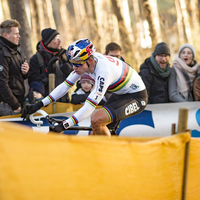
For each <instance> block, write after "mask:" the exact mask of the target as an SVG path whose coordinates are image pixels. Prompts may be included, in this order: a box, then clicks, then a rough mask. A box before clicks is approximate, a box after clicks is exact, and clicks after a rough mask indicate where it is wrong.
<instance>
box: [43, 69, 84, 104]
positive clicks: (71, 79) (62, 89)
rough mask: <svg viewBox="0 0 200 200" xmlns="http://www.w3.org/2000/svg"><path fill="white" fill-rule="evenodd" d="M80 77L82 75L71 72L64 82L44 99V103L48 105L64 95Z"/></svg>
mask: <svg viewBox="0 0 200 200" xmlns="http://www.w3.org/2000/svg"><path fill="white" fill-rule="evenodd" d="M80 77H81V76H80V75H78V74H76V73H75V72H71V74H70V75H69V76H68V77H67V79H66V80H65V81H64V82H63V83H61V84H60V85H58V86H57V87H56V88H55V89H54V90H53V91H52V92H51V93H50V94H49V95H48V96H47V97H45V98H44V99H43V100H42V103H43V105H44V106H46V105H48V104H50V103H52V102H54V101H56V100H58V99H60V98H61V97H62V96H64V95H65V94H66V93H67V92H68V91H69V89H70V88H71V87H72V86H73V85H74V84H75V83H76V82H77V80H78V79H79V78H80Z"/></svg>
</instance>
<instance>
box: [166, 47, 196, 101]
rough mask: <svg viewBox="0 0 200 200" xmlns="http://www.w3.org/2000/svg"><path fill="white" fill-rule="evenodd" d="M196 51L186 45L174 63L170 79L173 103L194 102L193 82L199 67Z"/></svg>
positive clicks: (170, 92) (180, 49)
mask: <svg viewBox="0 0 200 200" xmlns="http://www.w3.org/2000/svg"><path fill="white" fill-rule="evenodd" d="M195 56H196V51H195V48H194V47H193V46H192V45H191V44H184V45H182V46H181V47H180V48H179V51H178V54H177V55H176V57H175V59H174V60H173V63H172V68H171V73H170V77H169V98H170V101H171V102H187V101H194V100H195V99H194V94H193V82H194V80H195V78H196V76H197V74H198V70H199V65H198V63H197V61H196V60H195Z"/></svg>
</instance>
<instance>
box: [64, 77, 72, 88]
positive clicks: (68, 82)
mask: <svg viewBox="0 0 200 200" xmlns="http://www.w3.org/2000/svg"><path fill="white" fill-rule="evenodd" d="M64 83H65V84H66V85H67V86H69V87H72V86H73V85H74V83H72V82H70V81H68V80H67V79H66V80H65V81H64Z"/></svg>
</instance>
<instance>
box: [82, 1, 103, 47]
mask: <svg viewBox="0 0 200 200" xmlns="http://www.w3.org/2000/svg"><path fill="white" fill-rule="evenodd" d="M85 7H86V15H87V19H90V20H89V27H90V30H89V35H90V38H89V39H90V40H91V41H92V42H93V43H94V44H95V46H100V43H99V40H100V35H99V32H98V25H97V17H96V13H95V4H94V0H85Z"/></svg>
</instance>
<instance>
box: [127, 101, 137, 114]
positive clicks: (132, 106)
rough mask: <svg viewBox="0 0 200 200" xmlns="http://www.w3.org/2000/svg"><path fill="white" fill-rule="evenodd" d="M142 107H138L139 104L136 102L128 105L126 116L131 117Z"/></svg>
mask: <svg viewBox="0 0 200 200" xmlns="http://www.w3.org/2000/svg"><path fill="white" fill-rule="evenodd" d="M139 109H140V107H138V105H137V103H136V102H134V103H132V104H130V105H128V106H127V107H126V108H125V115H130V114H132V113H134V112H136V111H137V110H139Z"/></svg>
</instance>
